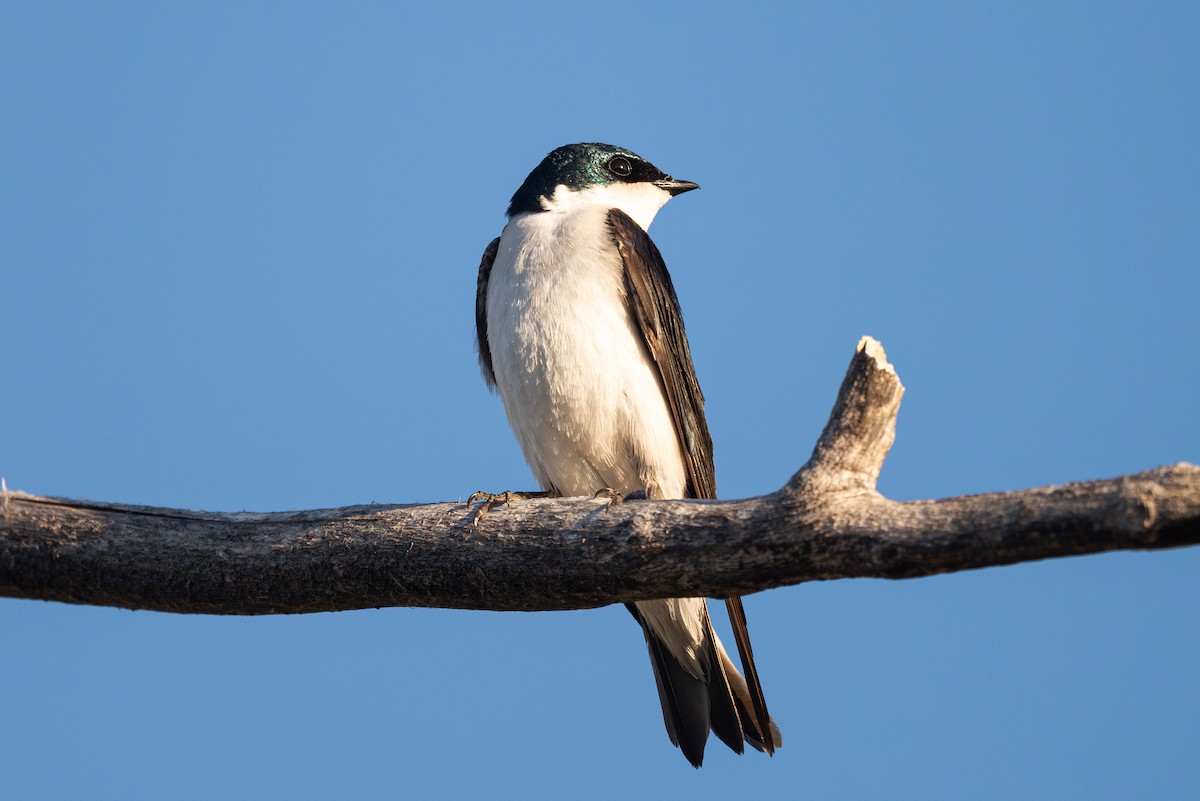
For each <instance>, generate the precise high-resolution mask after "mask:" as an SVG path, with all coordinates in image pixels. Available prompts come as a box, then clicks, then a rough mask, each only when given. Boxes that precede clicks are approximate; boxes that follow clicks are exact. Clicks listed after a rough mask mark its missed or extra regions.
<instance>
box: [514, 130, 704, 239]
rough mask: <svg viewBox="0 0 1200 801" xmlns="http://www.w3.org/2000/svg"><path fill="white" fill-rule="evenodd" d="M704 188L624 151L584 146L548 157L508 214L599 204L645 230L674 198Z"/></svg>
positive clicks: (523, 186)
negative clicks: (677, 177) (628, 218)
mask: <svg viewBox="0 0 1200 801" xmlns="http://www.w3.org/2000/svg"><path fill="white" fill-rule="evenodd" d="M699 188H700V186H699V184H694V183H692V182H691V181H679V180H676V179H674V178H672V177H671V176H669V175H667V174H666V173H665V172H663V171H662V170H660V169H659V168H658V167H655V166H654V165H653V164H651V163H650V162H648V161H646V160H645V159H644V158H642V157H641V156H639V155H637V154H636V153H633V152H631V151H629V150H626V149H625V148H623V147H616V146H614V145H604V144H600V143H598V142H582V143H580V144H576V145H563V146H562V147H560V148H558V149H557V150H554V151H553V152H551V153H550V154H549V155H548V156H546V158H544V159H542V163H541V164H539V165H537V167H535V168H534V169H533V172H531V173H529V177H528V178H526V179H525V183H523V184H521V188H520V189H518V190H517V191H516V194H514V195H513V196H512V202H511V203H510V204H509V206H508V216H509V217H513V216H515V215H517V214H526V213H530V214H534V213H539V212H556V211H569V210H571V209H573V208H577V207H579V206H583V205H597V206H604V207H606V208H619V209H621V210H622V211H624V212H625V213H626V214H628V215H629V216H630V217H632V218H633V220H634V221H635V222H636V223H637V224H638V225H640V226H641V227H642V228H643V229H645V228H648V227H649V226H650V221H651V220H653V219H654V215H655V214H657V213H658V210H659V209H660V208H662V207H663V204H665V203H666V202H667V201H668V200H670V199H671V198H672V197H674V196H675V195H678V194H681V193H683V192H687V191H690V190H692V189H699Z"/></svg>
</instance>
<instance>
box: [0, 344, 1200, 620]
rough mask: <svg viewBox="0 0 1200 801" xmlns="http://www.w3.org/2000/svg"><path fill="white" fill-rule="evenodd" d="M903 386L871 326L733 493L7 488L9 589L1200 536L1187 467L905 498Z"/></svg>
mask: <svg viewBox="0 0 1200 801" xmlns="http://www.w3.org/2000/svg"><path fill="white" fill-rule="evenodd" d="M903 392H904V388H903V387H902V386H901V384H900V380H899V378H898V377H897V376H896V373H895V371H894V370H893V368H892V366H891V365H890V364H888V362H887V358H886V355H885V354H884V352H883V348H882V347H881V346H880V345H879V343H878V342H876V341H875V340H873V339H870V338H864V339H863V340H862V341H861V342H860V343H859V346H858V350H857V352H856V353H855V356H854V358H853V360H852V361H851V363H850V368H849V370H848V371H847V374H846V378H845V380H844V381H843V383H842V388H841V391H840V392H839V394H838V399H837V402H836V404H835V406H834V410H833V413H832V415H831V416H830V420H829V423H828V424H827V425H826V427H825V431H824V432H823V433H822V435H821V438H820V440H819V441H818V442H817V445H816V447H815V449H814V450H813V455H812V458H811V459H810V460H809V461H808V463H807V464H806V465H805V466H804V467H803V468H801V470H800V471H799V472H798V473H796V475H795V476H793V477H792V479H791V480H790V481H789V482H788V483H787V484H786V485H785V486H784V487H783V488H782V489H780V490H778V491H777V492H774V493H771V494H770V495H764V496H761V497H758V498H749V499H745V500H739V501H695V500H688V501H630V502H625V503H620V504H616V505H612V506H610V505H608V503H607V501H604V500H595V499H552V500H526V501H521V502H514V503H509V504H504V505H501V506H497V507H495V508H493V509H492V510H491V512H490V513H489V514H488V515H487V516H486V517H483V518H480V519H478V520H476V517H477V515H476V512H477V508H476V507H472V506H470V505H468V504H462V503H436V504H422V505H390V506H388V505H373V506H352V507H345V508H340V509H323V510H315V511H303V512H282V513H266V514H252V513H237V514H222V513H210V512H192V511H184V510H177V509H162V508H151V507H142V506H127V505H121V504H107V503H84V502H79V501H70V500H63V499H57V498H43V497H37V496H32V495H26V494H24V493H14V492H7V491H5V492H3V497H2V498H0V596H8V597H13V598H36V599H43V600H55V601H64V602H68V603H81V604H98V605H104V606H119V607H127V608H133V609H157V610H161V611H166V612H199V613H212V614H272V613H287V612H324V611H334V610H341V609H359V608H366V607H380V606H430V607H432V606H436V607H451V608H464V609H493V610H549V609H577V608H586V607H593V606H602V605H605V604H610V603H616V602H622V601H634V600H644V599H649V598H667V597H679V596H694V595H706V596H712V597H725V596H731V595H740V594H746V593H750V592H756V591H758V590H764V589H768V588H771V587H780V586H784V585H789V584H797V583H800V582H804V581H813V580H819V579H836V578H857V577H876V578H910V577H916V576H928V575H933V574H936V573H944V572H950V571H955V570H967V569H971V568H978V567H987V566H992V565H1003V564H1010V563H1013V562H1022V561H1029V560H1035V559H1045V558H1049V557H1056V556H1070V555H1075V554H1086V553H1098V552H1101V551H1111V550H1119V549H1127V550H1148V549H1159V548H1171V547H1176V546H1182V545H1195V544H1197V543H1200V468H1197V467H1196V466H1194V465H1189V464H1178V465H1174V466H1169V467H1160V468H1158V469H1156V470H1150V471H1147V472H1144V473H1137V474H1135V475H1130V476H1124V477H1120V478H1114V479H1108V480H1104V481H1089V482H1080V483H1073V484H1065V485H1062V486H1056V487H1045V488H1039V489H1031V490H1024V491H1020V492H1009V493H998V494H990V495H973V496H963V497H957V498H945V499H942V500H937V501H912V502H907V503H898V502H895V501H890V500H888V499H886V498H884V497H883V496H881V495H880V494H879V493H878V492H876V490H875V484H876V480H877V478H878V476H879V472H880V469H881V468H882V466H883V461H884V458H885V457H886V456H887V452H888V450H889V448H890V447H891V444H892V441H893V438H894V435H895V423H896V414H897V412H898V410H899V407H900V398H901V396H902V395H903Z"/></svg>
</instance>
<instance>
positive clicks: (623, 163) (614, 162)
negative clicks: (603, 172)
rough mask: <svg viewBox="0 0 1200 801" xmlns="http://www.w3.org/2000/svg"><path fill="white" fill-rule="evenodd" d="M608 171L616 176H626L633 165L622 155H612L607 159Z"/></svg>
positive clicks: (630, 171) (631, 170)
mask: <svg viewBox="0 0 1200 801" xmlns="http://www.w3.org/2000/svg"><path fill="white" fill-rule="evenodd" d="M608 171H609V172H611V173H612V174H613V175H615V176H617V177H618V178H628V177H629V174H630V173H632V172H633V165H632V164H630V163H629V159H627V158H625V157H624V156H613V157H612V158H611V159H609V160H608Z"/></svg>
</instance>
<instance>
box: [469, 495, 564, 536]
mask: <svg viewBox="0 0 1200 801" xmlns="http://www.w3.org/2000/svg"><path fill="white" fill-rule="evenodd" d="M549 496H550V493H548V492H513V491H512V490H505V491H504V492H497V493H492V492H484V491H483V490H480V491H479V492H476V493H473V494H472V495H471V497H470V498H467V505H468V506H470V505H471V504H473V503H475V502H476V501H483V503H481V504H479V507H478V508H477V509H476V510H475V514H474V515H473V516H472V517H471V527H472V528H476V529H477V528H479V523H480V521H482V520H483V518H485V517H487V515H488V512H490V511H492V507H493V506H495V505H496V504H499V503H513V502H514V501H524V500H529V499H530V498H547V497H549Z"/></svg>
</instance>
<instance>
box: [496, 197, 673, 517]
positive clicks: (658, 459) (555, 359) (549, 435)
mask: <svg viewBox="0 0 1200 801" xmlns="http://www.w3.org/2000/svg"><path fill="white" fill-rule="evenodd" d="M663 194H665V193H663ZM659 205H661V204H659ZM606 214H607V207H606V206H605V205H603V204H574V205H572V206H570V207H569V208H562V207H560V208H559V209H556V210H553V211H548V212H544V213H540V214H521V215H517V216H516V217H514V218H513V219H512V220H510V221H509V223H508V225H507V226H506V227H505V229H504V233H503V234H502V235H501V238H500V250H499V252H498V254H497V256H496V261H495V263H494V264H493V266H492V272H491V277H490V279H489V283H488V297H487V319H488V331H487V334H488V344H489V347H490V350H491V355H492V368H493V370H494V372H495V375H496V386H497V387H498V389H499V391H500V397H501V399H502V400H503V401H504V408H505V411H506V412H507V413H508V420H509V423H510V424H511V426H512V428H513V431H514V432H515V433H516V436H517V439H518V440H519V442H520V444H521V448H522V450H523V451H524V454H525V459H526V461H528V462H529V465H530V467H531V468H532V469H533V472H534V475H535V476H536V478H537V480H538V482H539V483H540V484H541V485H542V488H543V489H547V490H552V491H557V492H558V493H560V494H562V495H567V496H578V495H591V494H594V493H595V492H596V491H598V490H600V489H603V488H606V487H607V488H610V489H614V490H617V491H619V492H633V491H636V490H642V489H650V490H651V491H652V494H654V495H656V496H658V497H666V498H678V497H682V495H683V493H684V489H685V487H686V478H685V470H684V463H683V457H682V453H681V451H680V446H679V442H678V439H677V437H676V435H675V429H674V425H673V424H672V420H671V414H670V411H669V410H668V408H667V404H666V401H665V399H664V396H663V392H662V388H661V385H660V382H659V376H658V373H657V370H656V368H655V367H654V366H653V365H652V364H651V363H650V360H649V357H648V354H647V352H646V349H645V345H644V344H643V342H642V338H641V333H640V332H639V331H638V330H637V324H636V322H635V321H634V320H633V319H632V317H631V315H630V312H629V309H628V307H627V305H626V289H625V282H624V276H623V272H622V267H621V263H620V257H619V256H618V254H617V251H616V248H615V246H614V245H613V243H612V240H611V238H610V237H609V236H608V235H607V230H608V229H607V220H606ZM649 216H650V217H652V216H653V215H652V214H651V215H649ZM647 222H648V220H647Z"/></svg>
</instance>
